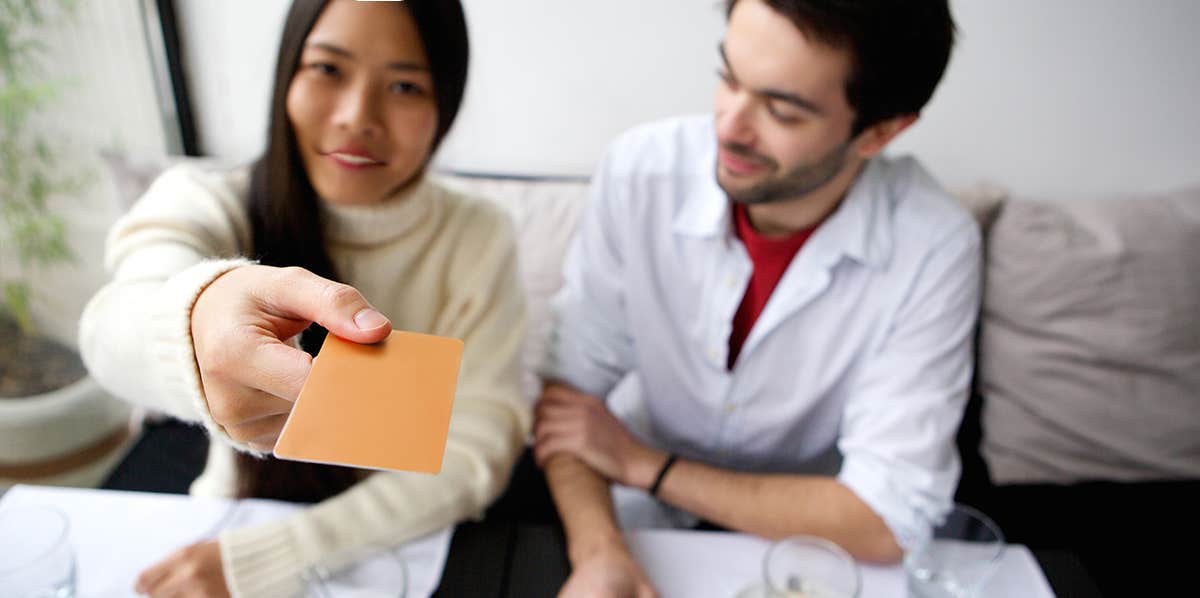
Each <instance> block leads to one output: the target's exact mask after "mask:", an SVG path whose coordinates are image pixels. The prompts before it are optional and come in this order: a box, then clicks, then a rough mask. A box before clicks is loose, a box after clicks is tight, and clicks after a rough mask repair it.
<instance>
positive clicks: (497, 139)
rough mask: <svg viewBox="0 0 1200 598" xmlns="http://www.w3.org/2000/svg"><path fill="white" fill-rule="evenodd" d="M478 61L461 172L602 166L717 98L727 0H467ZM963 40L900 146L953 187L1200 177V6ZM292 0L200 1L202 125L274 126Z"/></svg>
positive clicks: (1008, 13) (1074, 17)
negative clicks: (271, 102) (635, 136)
mask: <svg viewBox="0 0 1200 598" xmlns="http://www.w3.org/2000/svg"><path fill="white" fill-rule="evenodd" d="M464 4H465V6H466V7H467V12H468V19H469V21H470V24H471V27H472V37H473V40H472V42H473V52H474V62H473V64H472V75H471V81H470V86H469V88H468V97H467V102H466V106H465V109H464V112H463V114H462V115H461V116H460V120H459V122H458V124H457V125H456V128H455V130H454V132H453V133H452V135H451V137H450V138H449V139H447V142H446V144H445V145H444V146H443V150H442V152H441V155H440V157H439V164H440V165H441V166H444V167H448V168H454V169H462V170H477V171H488V172H509V173H519V174H587V173H589V172H590V171H591V169H592V166H593V165H594V163H595V161H596V159H597V158H598V156H599V154H600V152H601V151H602V149H603V147H604V145H605V143H606V142H607V141H608V140H609V139H611V138H612V136H613V135H615V134H616V133H618V132H619V131H621V130H622V129H624V128H626V127H628V126H630V125H632V124H634V123H637V122H641V121H644V120H648V119H651V118H657V117H659V116H663V115H667V114H675V113H683V112H701V111H708V110H710V109H711V103H712V101H711V95H712V89H713V85H714V83H715V76H714V74H713V70H714V68H715V67H716V65H717V61H716V50H715V48H716V44H717V41H718V40H719V38H720V36H721V31H722V28H723V23H722V16H721V9H720V6H721V2H720V0H655V1H653V2H648V1H646V0H608V1H606V2H580V1H578V0H575V1H571V0H568V1H562V0H559V1H555V0H504V1H502V2H501V1H497V0H464ZM952 4H953V7H954V10H955V14H956V18H957V19H958V23H959V27H960V30H961V40H960V44H959V47H958V49H957V53H956V55H955V57H954V59H953V61H952V63H951V67H950V70H949V72H948V73H947V77H946V79H945V81H944V82H943V84H942V87H941V88H940V89H939V91H938V93H937V94H936V95H935V97H934V100H933V102H932V103H931V104H930V106H929V107H928V108H927V110H926V113H925V115H924V117H923V118H922V120H921V122H920V123H918V126H917V127H915V128H914V129H913V130H911V131H910V132H907V133H905V134H904V135H903V136H901V138H900V139H899V140H898V141H897V144H896V146H895V148H894V152H911V153H916V154H917V155H918V156H920V157H921V158H922V159H923V160H924V161H925V162H926V163H927V165H928V166H929V167H930V168H931V169H932V170H933V171H934V173H935V174H936V175H938V176H939V177H941V178H942V179H943V180H944V181H945V182H946V183H947V184H948V185H951V186H960V185H967V184H970V183H973V182H975V181H978V180H981V179H986V180H991V181H994V182H997V183H1000V184H1002V185H1004V186H1007V187H1009V188H1010V189H1012V190H1014V191H1016V192H1017V193H1021V194H1025V195H1037V196H1044V197H1051V198H1086V197H1094V196H1096V195H1108V194H1112V193H1121V192H1132V191H1143V190H1154V189H1162V188H1167V187H1171V186H1174V185H1178V184H1183V183H1187V182H1198V181H1200V169H1198V168H1197V165H1198V164H1200V118H1197V116H1196V115H1195V113H1194V110H1195V108H1194V107H1195V106H1196V105H1198V104H1200V67H1197V60H1196V57H1197V56H1200V36H1196V35H1195V34H1194V31H1193V30H1194V28H1195V27H1196V26H1197V25H1198V24H1200V2H1195V1H1194V0H1158V1H1156V2H1154V3H1144V2H1134V1H1130V0H1054V1H1053V2H1045V1H1043V0H1008V1H1006V2H988V1H984V0H952ZM286 7H287V2H286V0H256V1H255V2H250V3H247V2H239V1H237V0H184V1H182V2H180V7H179V12H180V14H179V18H180V20H181V21H182V23H181V26H182V28H183V29H184V36H185V40H184V41H185V44H187V52H188V60H189V64H190V67H191V69H192V79H191V82H192V89H193V95H194V96H195V97H194V98H193V100H194V102H195V107H196V109H197V112H198V114H199V115H200V123H199V128H200V133H201V138H202V140H203V142H204V144H205V147H206V149H207V150H208V151H209V152H210V153H213V154H216V155H220V156H224V157H234V158H250V157H252V156H254V155H255V154H256V153H257V152H258V151H259V149H260V148H261V143H262V139H263V137H264V130H265V120H266V111H267V103H268V98H267V96H268V92H269V86H270V77H271V69H272V68H273V62H274V56H275V45H276V44H277V42H278V35H279V27H280V25H281V23H282V16H283V13H284V12H285V10H286Z"/></svg>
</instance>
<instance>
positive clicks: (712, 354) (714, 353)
mask: <svg viewBox="0 0 1200 598" xmlns="http://www.w3.org/2000/svg"><path fill="white" fill-rule="evenodd" d="M718 357H720V355H719V354H718V353H717V350H716V349H709V350H708V358H709V359H711V360H713V361H716V360H717V358H718Z"/></svg>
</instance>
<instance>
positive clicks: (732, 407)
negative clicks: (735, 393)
mask: <svg viewBox="0 0 1200 598" xmlns="http://www.w3.org/2000/svg"><path fill="white" fill-rule="evenodd" d="M734 411H737V405H735V404H733V403H726V404H725V413H733V412H734Z"/></svg>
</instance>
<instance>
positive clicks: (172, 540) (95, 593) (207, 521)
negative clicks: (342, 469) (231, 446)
mask: <svg viewBox="0 0 1200 598" xmlns="http://www.w3.org/2000/svg"><path fill="white" fill-rule="evenodd" d="M23 506H52V507H54V508H57V509H58V510H60V511H62V512H63V513H65V514H66V515H67V518H68V520H69V521H70V531H69V536H70V542H71V546H72V548H73V550H74V552H75V562H76V596H77V597H78V598H102V597H103V598H109V597H113V598H118V597H124V596H128V597H131V598H132V597H134V596H136V594H134V592H133V587H134V582H135V581H136V579H137V575H138V574H139V573H140V572H141V571H142V570H144V569H145V568H146V567H149V566H151V565H153V564H154V563H157V562H158V561H160V560H161V559H162V558H163V557H165V556H166V555H167V554H169V553H170V552H171V551H173V550H175V549H177V548H179V547H181V546H183V545H186V544H189V543H192V542H196V541H199V540H202V539H207V538H210V537H212V536H213V535H214V534H215V533H216V532H218V531H219V530H221V529H225V528H228V527H231V526H236V525H246V524H255V523H262V522H266V521H271V520H275V519H279V518H282V517H287V516H288V515H290V514H291V513H293V512H294V511H295V510H296V509H298V508H301V507H299V506H297V505H293V504H288V503H281V502H278V501H269V500H242V501H231V500H223V499H201V498H195V497H189V496H184V495H177V494H162V493H148V492H127V491H114V490H92V489H78V488H56V487H45V486H16V487H14V488H12V489H11V490H9V491H8V492H6V493H5V494H4V495H3V496H0V510H6V509H10V508H18V507H23ZM452 532H453V530H452V529H445V530H442V531H440V532H436V533H433V534H430V535H429V536H426V537H424V538H419V539H417V540H414V541H412V542H409V543H406V544H405V545H404V546H403V547H402V548H400V549H399V550H398V551H397V552H398V553H399V554H400V555H402V556H403V559H404V562H405V563H406V564H407V571H408V583H409V588H410V591H411V593H412V595H414V596H428V595H430V594H431V593H432V592H433V590H434V588H435V587H436V586H437V585H438V583H439V581H440V579H441V577H442V567H443V565H444V564H445V562H446V555H447V552H448V549H449V546H450V536H451V534H452ZM114 541H120V542H121V546H120V549H119V550H114V549H113V546H112V545H113V542H114ZM404 569H405V567H404V565H402V564H400V562H399V561H397V560H394V559H391V558H389V557H388V556H387V555H378V556H373V557H370V558H366V559H364V560H362V561H361V562H360V563H359V564H357V565H356V566H354V567H352V568H351V570H349V571H348V572H347V573H346V577H354V578H358V579H364V578H365V579H371V578H374V579H384V580H396V581H397V582H398V581H399V580H400V579H402V578H403V575H404ZM339 583H340V584H341V585H346V582H345V581H343V580H340V579H334V580H330V585H331V586H333V587H337V586H338V585H339ZM335 595H336V593H335Z"/></svg>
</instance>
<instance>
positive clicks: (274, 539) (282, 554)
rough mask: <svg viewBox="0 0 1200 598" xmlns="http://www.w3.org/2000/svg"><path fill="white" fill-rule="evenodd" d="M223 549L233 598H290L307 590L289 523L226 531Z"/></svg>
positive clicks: (223, 564)
mask: <svg viewBox="0 0 1200 598" xmlns="http://www.w3.org/2000/svg"><path fill="white" fill-rule="evenodd" d="M220 546H221V565H222V567H224V569H225V585H227V586H228V587H229V593H230V595H231V596H232V598H274V597H275V596H280V597H283V596H287V597H290V596H296V595H298V594H300V592H301V591H302V590H303V589H304V582H303V578H302V573H303V571H304V565H303V563H302V562H301V559H300V553H299V550H298V548H297V546H296V541H295V538H294V537H293V535H292V532H291V529H290V528H289V526H288V523H287V520H286V519H285V520H282V521H273V522H270V523H266V524H263V525H256V526H252V527H245V528H238V529H231V530H226V531H225V532H223V533H222V534H221V536H220Z"/></svg>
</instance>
